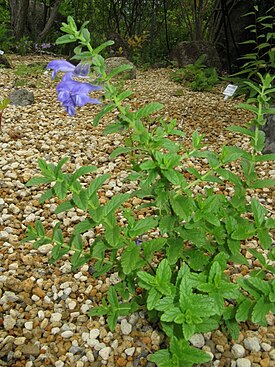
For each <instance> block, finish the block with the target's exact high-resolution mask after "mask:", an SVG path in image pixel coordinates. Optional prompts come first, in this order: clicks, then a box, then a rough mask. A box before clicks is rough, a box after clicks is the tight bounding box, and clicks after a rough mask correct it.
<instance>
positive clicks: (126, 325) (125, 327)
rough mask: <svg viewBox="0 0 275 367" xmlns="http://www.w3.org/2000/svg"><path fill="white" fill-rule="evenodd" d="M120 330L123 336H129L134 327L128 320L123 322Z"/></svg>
mask: <svg viewBox="0 0 275 367" xmlns="http://www.w3.org/2000/svg"><path fill="white" fill-rule="evenodd" d="M120 328H121V332H122V334H123V335H129V334H130V333H131V331H132V325H131V324H129V322H128V321H127V320H126V319H123V320H121V325H120Z"/></svg>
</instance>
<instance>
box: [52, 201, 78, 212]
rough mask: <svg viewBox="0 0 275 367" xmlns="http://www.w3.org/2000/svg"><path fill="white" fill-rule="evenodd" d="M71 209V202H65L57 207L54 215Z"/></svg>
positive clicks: (72, 206) (72, 204)
mask: <svg viewBox="0 0 275 367" xmlns="http://www.w3.org/2000/svg"><path fill="white" fill-rule="evenodd" d="M72 208H74V203H73V201H72V200H67V201H64V202H63V203H61V204H59V205H58V206H57V208H56V209H55V211H54V214H59V213H62V212H65V211H66V210H70V209H72Z"/></svg>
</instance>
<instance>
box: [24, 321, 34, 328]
mask: <svg viewBox="0 0 275 367" xmlns="http://www.w3.org/2000/svg"><path fill="white" fill-rule="evenodd" d="M24 326H25V328H26V329H27V330H32V329H33V322H32V321H27V322H25V324H24Z"/></svg>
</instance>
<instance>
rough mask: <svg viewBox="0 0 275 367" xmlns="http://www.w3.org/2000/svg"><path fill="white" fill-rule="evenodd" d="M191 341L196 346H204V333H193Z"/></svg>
mask: <svg viewBox="0 0 275 367" xmlns="http://www.w3.org/2000/svg"><path fill="white" fill-rule="evenodd" d="M189 341H190V343H191V344H192V345H193V346H194V347H196V348H202V347H203V346H204V344H205V340H204V337H203V335H202V334H194V335H192V336H191V338H190V339H189Z"/></svg>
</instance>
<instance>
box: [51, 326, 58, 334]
mask: <svg viewBox="0 0 275 367" xmlns="http://www.w3.org/2000/svg"><path fill="white" fill-rule="evenodd" d="M59 331H60V328H59V327H53V328H52V330H51V334H52V335H55V334H58V333H59Z"/></svg>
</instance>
